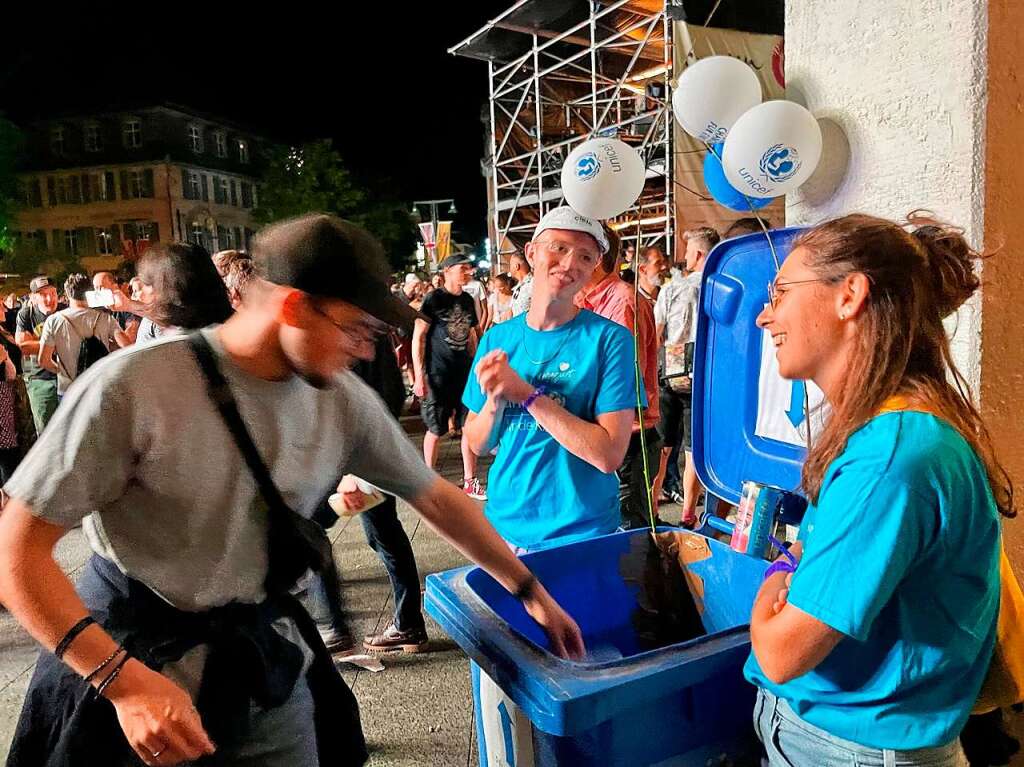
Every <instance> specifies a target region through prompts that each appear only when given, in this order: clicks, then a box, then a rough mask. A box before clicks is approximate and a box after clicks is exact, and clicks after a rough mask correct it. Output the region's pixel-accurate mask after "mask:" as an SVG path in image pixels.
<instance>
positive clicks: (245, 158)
mask: <svg viewBox="0 0 1024 767" xmlns="http://www.w3.org/2000/svg"><path fill="white" fill-rule="evenodd" d="M238 161H239V162H240V163H242V164H243V165H245V164H246V163H248V162H249V143H248V142H247V141H239V142H238Z"/></svg>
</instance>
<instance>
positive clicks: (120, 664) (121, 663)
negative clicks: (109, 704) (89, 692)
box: [96, 653, 132, 695]
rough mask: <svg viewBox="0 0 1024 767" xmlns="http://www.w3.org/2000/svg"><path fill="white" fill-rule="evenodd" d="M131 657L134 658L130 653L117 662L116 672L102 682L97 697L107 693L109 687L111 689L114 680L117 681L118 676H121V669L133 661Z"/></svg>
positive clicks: (97, 689)
mask: <svg viewBox="0 0 1024 767" xmlns="http://www.w3.org/2000/svg"><path fill="white" fill-rule="evenodd" d="M131 657H132V656H131V655H129V654H128V653H125V654H124V657H123V658H121V660H119V661H118V662H117V665H116V666H114V670H113V671H111V672H110V675H109V676H108V677H107V678H106V679H104V680H103V681H102V682H100V684H99V687H97V688H96V694H97V695H103V693H104V692H105V691H106V689H107V688H108V687H110V685H111V684H113V683H114V680H115V679H117V675H118V674H120V673H121V669H123V668H124V664H125V663H127V662H128V661H129V660H130V659H131Z"/></svg>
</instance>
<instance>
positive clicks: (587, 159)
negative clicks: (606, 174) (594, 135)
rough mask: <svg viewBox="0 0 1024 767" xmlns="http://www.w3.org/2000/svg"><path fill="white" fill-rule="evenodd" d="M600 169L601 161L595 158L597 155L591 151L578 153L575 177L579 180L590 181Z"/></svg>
mask: <svg viewBox="0 0 1024 767" xmlns="http://www.w3.org/2000/svg"><path fill="white" fill-rule="evenodd" d="M600 170H601V161H600V160H598V159H597V155H596V154H594V153H593V152H587V153H586V154H584V155H580V159H578V160H577V161H576V178H578V179H579V180H580V181H590V179H592V178H594V176H596V175H597V174H598V173H599V172H600Z"/></svg>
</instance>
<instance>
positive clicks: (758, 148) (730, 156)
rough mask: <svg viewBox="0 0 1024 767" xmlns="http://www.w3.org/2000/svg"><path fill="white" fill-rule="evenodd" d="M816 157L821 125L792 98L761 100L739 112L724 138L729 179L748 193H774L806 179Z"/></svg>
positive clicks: (784, 191) (818, 155)
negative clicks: (745, 111)
mask: <svg viewBox="0 0 1024 767" xmlns="http://www.w3.org/2000/svg"><path fill="white" fill-rule="evenodd" d="M820 159H821V128H819V127H818V121H817V120H815V119H814V115H812V114H811V113H810V112H808V111H807V110H806V109H804V108H803V107H802V106H800V105H799V104H794V103H793V102H792V101H766V102H765V103H763V104H758V105H757V106H756V107H754V108H753V109H751V110H750V111H748V112H747V113H746V114H744V115H743V116H742V117H741V118H740V119H739V120H737V121H736V124H735V125H734V126H733V128H732V130H731V131H730V132H729V136H728V137H727V138H726V139H725V149H724V150H723V152H722V165H723V166H724V168H725V177H726V178H727V179H728V180H729V183H730V184H732V185H733V186H734V187H736V188H737V189H738V190H740V191H741V192H743V193H744V194H748V195H750V196H751V197H779V196H781V195H784V194H786V193H787V192H791V191H793V190H794V189H796V188H797V187H798V186H800V185H801V184H802V183H804V181H806V180H807V179H808V178H809V177H810V175H811V174H812V173H814V169H815V168H816V167H818V160H820Z"/></svg>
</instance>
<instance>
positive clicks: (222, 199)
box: [216, 176, 231, 205]
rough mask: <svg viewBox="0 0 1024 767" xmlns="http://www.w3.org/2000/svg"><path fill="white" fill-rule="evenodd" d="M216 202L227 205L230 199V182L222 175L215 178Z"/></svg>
mask: <svg viewBox="0 0 1024 767" xmlns="http://www.w3.org/2000/svg"><path fill="white" fill-rule="evenodd" d="M216 189H217V202H219V203H220V204H221V205H227V204H228V201H229V200H230V199H231V182H230V181H229V180H228V179H226V178H224V177H223V176H221V177H219V178H218V179H217V187H216Z"/></svg>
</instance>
